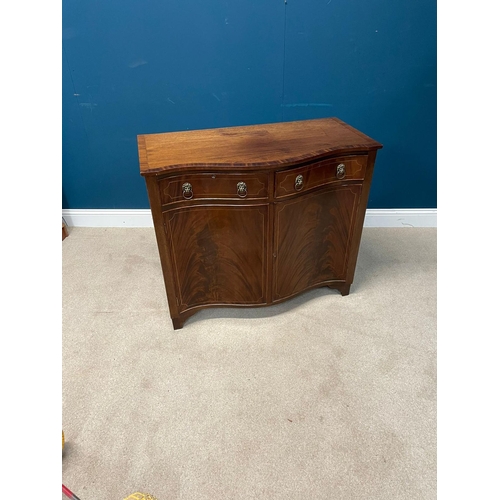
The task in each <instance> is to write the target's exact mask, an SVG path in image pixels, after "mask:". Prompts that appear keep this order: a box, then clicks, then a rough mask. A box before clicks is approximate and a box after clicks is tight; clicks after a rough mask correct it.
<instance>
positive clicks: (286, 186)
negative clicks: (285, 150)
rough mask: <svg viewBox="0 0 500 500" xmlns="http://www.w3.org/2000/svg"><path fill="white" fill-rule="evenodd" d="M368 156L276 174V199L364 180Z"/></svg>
mask: <svg viewBox="0 0 500 500" xmlns="http://www.w3.org/2000/svg"><path fill="white" fill-rule="evenodd" d="M367 159H368V156H366V155H365V156H342V157H337V158H332V159H328V160H322V161H318V162H316V163H313V164H311V165H306V166H304V167H299V168H293V169H290V170H283V171H281V172H276V174H275V175H276V183H275V185H276V188H275V193H276V198H283V197H286V196H290V195H292V194H295V193H298V192H302V191H308V190H310V189H313V188H315V187H318V186H323V185H326V184H331V183H335V182H342V181H346V180H363V178H364V176H365V171H366V164H367Z"/></svg>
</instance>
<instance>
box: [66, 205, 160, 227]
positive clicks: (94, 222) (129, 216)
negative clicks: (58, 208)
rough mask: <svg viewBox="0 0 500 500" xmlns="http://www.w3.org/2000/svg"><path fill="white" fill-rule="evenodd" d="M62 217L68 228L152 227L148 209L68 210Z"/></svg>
mask: <svg viewBox="0 0 500 500" xmlns="http://www.w3.org/2000/svg"><path fill="white" fill-rule="evenodd" d="M62 216H63V219H64V220H65V222H66V224H67V225H68V226H70V227H153V218H152V217H151V210H149V209H143V210H141V209H137V210H129V209H116V210H115V209H74V210H73V209H69V210H63V211H62Z"/></svg>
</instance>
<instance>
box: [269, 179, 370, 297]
mask: <svg viewBox="0 0 500 500" xmlns="http://www.w3.org/2000/svg"><path fill="white" fill-rule="evenodd" d="M360 192H361V184H351V185H348V186H339V187H332V188H330V189H327V190H325V191H319V192H318V191H316V192H314V193H310V194H305V195H302V196H297V197H295V198H294V199H292V200H288V201H283V202H279V203H276V208H275V247H274V248H275V250H274V254H275V256H276V257H275V259H274V293H273V295H274V300H278V299H283V298H286V297H289V296H291V295H294V294H296V293H299V292H301V291H303V290H306V289H308V288H311V287H313V286H315V285H320V284H321V283H323V282H328V281H331V280H343V279H345V278H346V273H347V255H348V251H349V244H350V240H351V233H352V228H353V225H354V218H355V216H356V212H357V207H358V203H359V195H360Z"/></svg>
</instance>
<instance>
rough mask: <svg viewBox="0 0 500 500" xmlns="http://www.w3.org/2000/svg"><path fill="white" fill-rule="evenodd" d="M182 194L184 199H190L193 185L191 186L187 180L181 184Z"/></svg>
mask: <svg viewBox="0 0 500 500" xmlns="http://www.w3.org/2000/svg"><path fill="white" fill-rule="evenodd" d="M182 196H184V198H185V199H186V200H190V199H191V198H192V197H193V186H191V184H190V183H189V182H185V183H184V184H183V185H182Z"/></svg>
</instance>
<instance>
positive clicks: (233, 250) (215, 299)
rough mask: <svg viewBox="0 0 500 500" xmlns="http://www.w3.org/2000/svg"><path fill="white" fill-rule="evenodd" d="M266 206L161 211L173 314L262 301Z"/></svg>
mask: <svg viewBox="0 0 500 500" xmlns="http://www.w3.org/2000/svg"><path fill="white" fill-rule="evenodd" d="M268 211H269V207H268V205H238V206H234V205H203V206H201V205H195V206H193V205H192V206H189V207H183V208H178V209H174V210H169V211H168V212H165V213H164V221H165V229H166V231H167V239H168V240H169V242H170V252H171V261H172V264H173V270H174V277H173V278H174V282H175V284H176V289H177V303H178V306H179V311H180V312H182V311H185V310H187V309H191V308H192V307H196V306H203V305H216V304H220V305H223V304H227V305H230V304H234V305H255V304H263V303H265V302H266V291H265V290H266V286H265V284H266V273H267V248H268V244H267V239H268V238H267V234H268Z"/></svg>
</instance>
